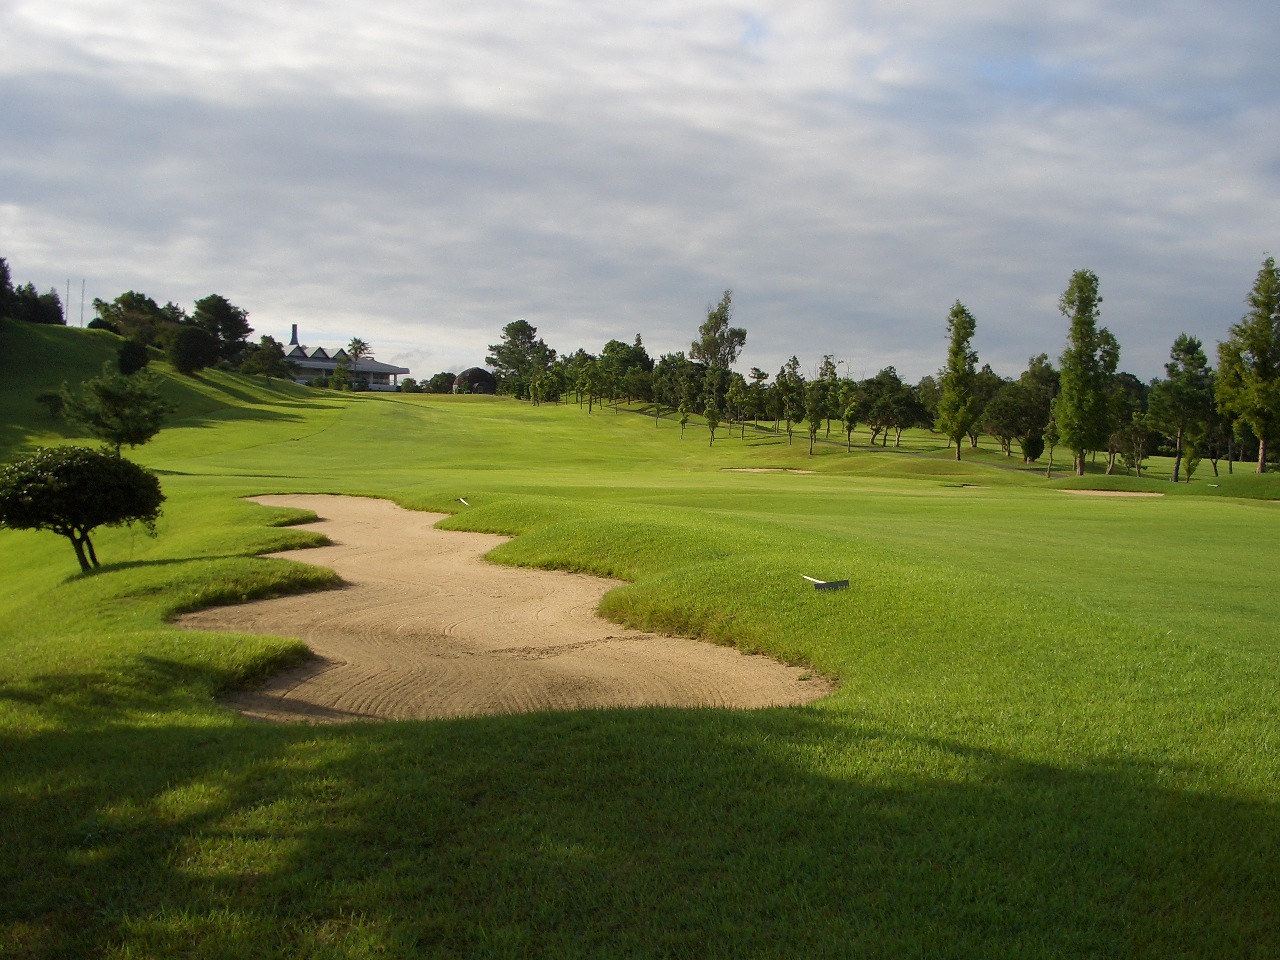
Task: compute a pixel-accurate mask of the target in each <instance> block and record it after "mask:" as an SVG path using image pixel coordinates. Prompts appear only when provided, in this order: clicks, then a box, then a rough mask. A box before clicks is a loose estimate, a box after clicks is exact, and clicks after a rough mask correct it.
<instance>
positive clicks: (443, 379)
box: [424, 370, 458, 393]
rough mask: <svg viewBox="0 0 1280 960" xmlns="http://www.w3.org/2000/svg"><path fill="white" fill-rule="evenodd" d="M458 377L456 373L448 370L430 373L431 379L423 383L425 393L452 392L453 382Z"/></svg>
mask: <svg viewBox="0 0 1280 960" xmlns="http://www.w3.org/2000/svg"><path fill="white" fill-rule="evenodd" d="M457 379H458V375H457V374H456V373H450V372H449V371H448V370H441V371H440V372H439V373H434V374H432V375H431V379H430V380H428V381H427V382H426V384H425V385H424V387H425V392H426V393H453V383H454V381H455V380H457Z"/></svg>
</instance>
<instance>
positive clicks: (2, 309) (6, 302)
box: [0, 257, 16, 320]
mask: <svg viewBox="0 0 1280 960" xmlns="http://www.w3.org/2000/svg"><path fill="white" fill-rule="evenodd" d="M15 306H16V298H15V296H14V292H13V277H12V276H11V275H10V273H9V264H8V263H7V262H6V261H5V259H4V257H0V320H3V319H4V318H5V317H12V316H13V311H14V307H15Z"/></svg>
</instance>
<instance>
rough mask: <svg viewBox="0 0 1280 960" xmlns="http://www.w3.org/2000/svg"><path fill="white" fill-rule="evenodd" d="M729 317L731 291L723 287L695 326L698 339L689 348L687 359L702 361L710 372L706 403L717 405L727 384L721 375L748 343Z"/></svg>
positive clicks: (724, 373) (744, 333)
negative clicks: (724, 289) (720, 295)
mask: <svg viewBox="0 0 1280 960" xmlns="http://www.w3.org/2000/svg"><path fill="white" fill-rule="evenodd" d="M732 319H733V291H732V290H726V291H725V292H724V296H722V297H721V298H720V302H719V303H718V304H716V306H714V307H710V306H709V307H708V308H707V319H706V320H705V321H704V322H703V324H702V325H701V326H700V327H698V339H697V340H695V341H693V343H692V344H691V345H690V347H689V356H690V358H691V359H693V360H697V361H700V362H702V363H705V364H706V365H707V369H708V371H709V373H710V374H711V377H712V384H713V389H712V392H711V395H710V396H708V397H707V399H706V402H707V403H708V404H716V405H719V403H720V401H721V399H722V398H723V396H724V393H723V390H724V389H725V388H727V386H728V384H727V382H725V380H724V378H725V377H726V376H727V374H728V371H729V368H730V367H732V366H733V364H734V361H735V360H737V359H738V354H740V353H741V352H742V347H743V345H744V344H745V343H746V342H747V331H746V330H745V329H743V328H742V327H731V326H730V325H729V324H730V321H732Z"/></svg>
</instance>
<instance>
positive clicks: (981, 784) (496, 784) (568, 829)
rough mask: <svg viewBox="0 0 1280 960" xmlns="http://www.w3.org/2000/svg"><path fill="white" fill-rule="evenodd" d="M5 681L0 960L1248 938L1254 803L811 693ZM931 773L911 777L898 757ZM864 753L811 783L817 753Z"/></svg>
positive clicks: (1261, 893)
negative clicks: (328, 718) (479, 703)
mask: <svg viewBox="0 0 1280 960" xmlns="http://www.w3.org/2000/svg"><path fill="white" fill-rule="evenodd" d="M218 682H219V678H218V677H217V676H216V675H214V674H212V673H211V672H208V671H202V670H200V669H197V668H193V667H187V666H181V665H177V664H173V663H167V662H165V661H161V660H154V659H152V660H148V661H147V662H145V663H143V664H139V670H138V673H137V675H136V676H134V677H132V678H123V679H122V678H119V677H117V678H99V679H98V680H97V681H92V682H89V683H86V682H85V678H83V677H75V678H62V679H60V678H58V677H47V678H44V679H43V680H41V681H39V682H37V683H35V684H33V685H30V686H28V687H26V688H24V689H23V690H21V691H8V690H7V691H3V692H2V693H0V699H3V700H7V701H8V702H9V703H10V705H14V706H22V707H27V708H33V709H35V708H38V709H39V710H40V711H41V712H42V713H43V714H44V715H45V716H47V717H48V718H49V719H52V720H56V721H58V722H60V723H61V724H62V725H63V726H64V728H65V729H62V730H56V731H50V732H35V733H32V734H29V735H26V736H22V737H15V736H9V737H6V738H4V740H3V741H0V743H2V747H0V749H3V755H4V757H5V758H6V766H7V769H6V771H5V774H4V776H3V780H2V781H0V782H2V783H3V792H2V793H0V814H2V817H0V822H2V823H3V832H4V836H3V837H0V842H3V844H4V848H5V850H6V851H7V852H6V856H5V857H4V863H3V866H0V870H2V871H3V882H4V886H5V889H6V891H7V894H6V897H5V899H4V903H3V906H0V916H2V917H3V928H2V929H3V934H2V936H3V940H0V946H3V947H7V948H8V950H9V951H11V952H13V953H15V954H16V955H26V956H33V957H46V956H49V957H51V956H61V955H85V954H91V953H101V952H106V951H108V949H109V948H118V949H119V950H120V951H121V952H122V953H130V955H133V954H137V955H177V954H191V953H194V952H197V951H198V952H200V953H201V954H204V955H218V956H245V957H249V956H254V957H257V956H269V955H289V956H309V955H315V954H317V953H322V954H324V955H335V956H338V955H341V956H348V955H355V956H364V955H373V954H380V953H386V954H388V955H394V956H411V955H415V954H430V955H460V956H461V955H468V956H479V955H483V956H512V957H517V956H600V955H606V954H608V955H623V956H639V955H646V956H668V955H671V956H709V957H717V956H724V957H728V956H777V957H796V956H854V957H858V956H866V957H900V956H918V955H923V956H943V955H945V956H972V957H991V956H1006V957H1009V956H1017V957H1059V956H1061V957H1080V956H1121V955H1123V956H1153V957H1154V956H1175V955H1176V956H1211V955H1212V956H1231V957H1247V956H1266V955H1274V951H1275V950H1276V948H1277V947H1278V946H1280V866H1278V864H1280V809H1278V808H1277V806H1276V805H1275V804H1258V803H1245V802H1235V801H1231V800H1228V799H1223V798H1220V797H1215V796H1207V795H1202V794H1197V793H1192V792H1184V791H1178V790H1170V789H1166V788H1162V787H1160V786H1158V785H1156V782H1155V781H1156V776H1155V772H1154V771H1152V770H1149V769H1147V768H1146V767H1144V766H1143V765H1141V764H1126V763H1098V764H1096V765H1093V766H1087V767H1083V768H1062V767H1053V766H1046V765H1041V764H1036V763H1029V762H1027V761H1025V760H1023V759H1020V758H1019V757H1017V756H1012V755H1008V754H1002V753H997V752H992V751H988V750H984V749H981V748H979V747H975V746H973V745H968V744H962V743H954V742H950V741H948V740H945V739H935V738H931V737H927V736H919V735H909V734H903V733H899V732H895V731H892V730H886V729H879V728H877V727H876V726H875V725H872V724H867V723H863V722H860V721H859V720H858V719H856V718H853V717H849V716H839V715H835V714H833V713H831V712H829V711H822V710H811V709H799V710H770V711H757V712H730V711H696V710H679V711H677V710H637V711H601V712H587V713H572V714H542V715H536V716H520V717H495V718H483V719H474V720H465V721H451V722H437V723H404V724H351V725H346V726H336V727H334V726H330V727H297V726H294V727H280V726H265V725H251V724H248V723H245V724H238V723H237V724H232V725H225V724H220V723H218V722H216V718H215V722H206V723H203V724H201V723H191V722H190V721H186V722H185V725H180V724H178V723H175V724H173V725H157V724H156V723H155V719H154V715H155V711H163V710H164V709H165V708H166V705H171V704H173V703H174V702H175V701H174V700H173V699H172V698H173V697H174V696H175V693H174V691H185V692H186V693H185V694H183V695H184V696H185V695H188V694H190V693H191V692H193V691H198V690H201V689H205V690H208V689H212V688H214V687H216V686H217V684H218ZM924 768H928V769H932V770H945V771H946V775H945V776H941V775H939V776H935V777H933V778H929V777H925V776H921V775H920V774H918V773H917V772H915V771H918V770H919V769H924ZM833 769H840V770H844V771H847V770H850V769H856V770H860V771H863V772H862V773H861V774H860V775H857V776H854V775H849V774H847V773H846V774H844V775H843V776H840V777H836V776H831V775H827V774H825V773H823V772H822V771H826V770H833Z"/></svg>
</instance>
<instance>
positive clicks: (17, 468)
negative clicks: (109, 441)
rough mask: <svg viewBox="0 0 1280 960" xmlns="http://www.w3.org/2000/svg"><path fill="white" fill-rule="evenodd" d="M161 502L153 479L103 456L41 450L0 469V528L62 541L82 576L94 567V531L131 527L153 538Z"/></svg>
mask: <svg viewBox="0 0 1280 960" xmlns="http://www.w3.org/2000/svg"><path fill="white" fill-rule="evenodd" d="M163 502H164V495H163V494H162V493H161V492H160V481H159V480H158V479H156V476H155V474H153V473H151V472H150V471H148V470H144V469H143V468H142V467H140V466H138V465H137V464H136V463H134V462H132V461H131V460H125V459H124V458H123V457H120V456H112V455H111V454H109V453H106V452H104V451H99V450H89V449H86V448H84V447H54V448H52V449H48V448H46V449H40V450H37V451H36V452H35V453H34V454H32V455H31V456H29V457H24V458H23V459H21V460H17V461H15V462H13V463H10V464H8V465H6V466H4V467H2V468H0V526H2V527H10V528H12V529H15V530H49V531H51V532H53V533H57V534H60V535H62V536H64V537H66V538H67V539H68V540H70V541H71V546H72V548H73V549H74V550H75V552H76V560H78V561H79V563H80V569H81V571H83V572H86V573H87V572H88V571H89V570H90V568H91V565H92V566H94V567H96V566H99V563H98V556H97V553H96V552H95V551H94V549H93V542H92V541H91V540H90V539H89V534H90V533H91V532H92V531H93V530H94V529H96V528H97V527H100V526H109V527H114V526H121V525H122V524H132V523H135V522H137V523H141V524H142V525H143V526H144V527H146V528H147V530H148V532H151V533H154V532H155V522H156V520H157V519H158V518H159V516H160V504H162V503H163Z"/></svg>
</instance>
